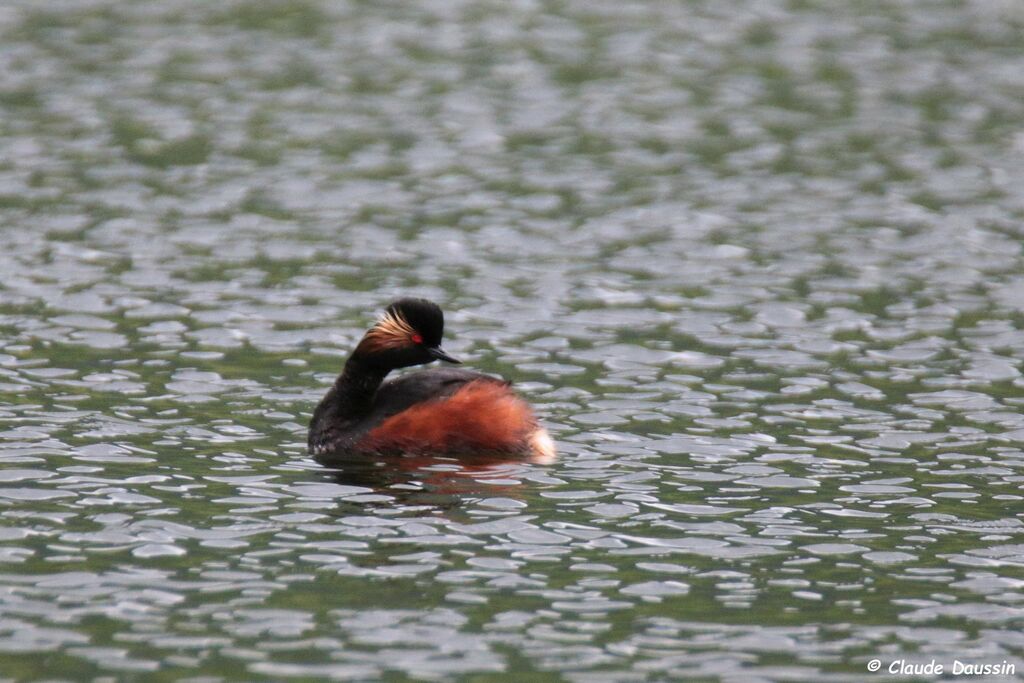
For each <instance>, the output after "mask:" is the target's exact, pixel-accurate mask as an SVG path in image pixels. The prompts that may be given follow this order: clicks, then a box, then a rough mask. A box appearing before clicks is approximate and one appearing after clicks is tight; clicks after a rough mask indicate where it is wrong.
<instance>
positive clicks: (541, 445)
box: [528, 427, 556, 465]
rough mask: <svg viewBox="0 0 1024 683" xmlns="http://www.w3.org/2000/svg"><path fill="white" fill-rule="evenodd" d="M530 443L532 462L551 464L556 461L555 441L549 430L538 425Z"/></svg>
mask: <svg viewBox="0 0 1024 683" xmlns="http://www.w3.org/2000/svg"><path fill="white" fill-rule="evenodd" d="M528 441H529V444H530V456H531V457H530V462H532V463H534V464H537V465H550V464H551V463H553V462H554V461H555V456H556V453H555V442H554V441H552V439H551V435H550V434H548V430H546V429H544V428H543V427H538V428H537V429H536V431H534V432H533V434H530V438H529V439H528Z"/></svg>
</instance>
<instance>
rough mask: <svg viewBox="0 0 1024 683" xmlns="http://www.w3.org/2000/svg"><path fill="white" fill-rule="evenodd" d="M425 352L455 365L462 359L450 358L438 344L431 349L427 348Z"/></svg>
mask: <svg viewBox="0 0 1024 683" xmlns="http://www.w3.org/2000/svg"><path fill="white" fill-rule="evenodd" d="M427 353H429V354H430V355H431V356H433V357H434V358H436V359H437V360H443V361H447V362H449V363H455V364H456V365H462V361H461V360H459V359H458V358H452V357H451V356H449V355H448V354H447V353H445V352H444V349H442V348H441V347H440V346H435V347H433V348H431V349H427Z"/></svg>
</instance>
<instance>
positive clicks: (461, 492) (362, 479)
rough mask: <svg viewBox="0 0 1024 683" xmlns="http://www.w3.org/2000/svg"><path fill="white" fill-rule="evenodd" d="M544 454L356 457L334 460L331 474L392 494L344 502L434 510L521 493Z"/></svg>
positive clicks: (347, 482)
mask: <svg viewBox="0 0 1024 683" xmlns="http://www.w3.org/2000/svg"><path fill="white" fill-rule="evenodd" d="M547 464H550V459H546V458H540V457H528V458H524V457H522V456H514V455H513V456H509V455H502V454H481V455H475V456H465V455H463V456H459V457H457V458H455V457H445V456H435V455H414V456H410V455H393V456H376V457H366V456H365V455H353V456H352V457H351V458H344V459H339V460H337V461H335V463H334V467H333V469H334V471H333V472H332V473H331V477H332V478H333V479H334V481H336V482H337V483H339V484H342V485H345V486H359V487H362V488H367V489H371V490H372V491H373V492H374V493H376V494H380V495H381V496H387V498H386V499H382V500H379V501H372V502H371V501H361V502H359V503H356V502H351V501H342V502H343V503H346V506H347V505H356V506H358V507H360V508H364V507H366V506H367V505H370V506H373V507H395V506H426V507H427V508H430V509H438V508H441V509H451V508H456V507H460V506H461V505H462V503H463V502H464V501H465V500H467V499H472V498H479V497H481V496H485V497H494V496H503V497H508V498H516V497H517V493H516V492H517V489H518V488H519V487H520V486H521V481H520V477H521V476H522V475H523V474H524V473H525V472H526V471H528V470H529V469H530V468H531V465H547Z"/></svg>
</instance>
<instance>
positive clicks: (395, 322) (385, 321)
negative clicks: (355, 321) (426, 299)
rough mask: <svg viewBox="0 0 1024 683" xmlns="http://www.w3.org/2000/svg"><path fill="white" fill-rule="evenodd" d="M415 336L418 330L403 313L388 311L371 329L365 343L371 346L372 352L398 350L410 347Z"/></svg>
mask: <svg viewBox="0 0 1024 683" xmlns="http://www.w3.org/2000/svg"><path fill="white" fill-rule="evenodd" d="M414 334H416V330H415V329H413V326H412V325H410V324H409V322H408V321H407V320H406V319H405V318H403V317H402V314H401V313H399V312H398V311H388V312H387V313H385V314H384V315H383V316H381V319H380V320H378V321H377V324H376V325H374V326H373V327H371V328H370V330H369V332H367V333H366V336H365V337H363V342H364V343H366V344H368V345H369V347H370V350H371V351H380V350H383V349H397V348H401V347H403V346H408V345H409V344H410V341H411V339H412V336H413V335H414Z"/></svg>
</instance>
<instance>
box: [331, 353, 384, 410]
mask: <svg viewBox="0 0 1024 683" xmlns="http://www.w3.org/2000/svg"><path fill="white" fill-rule="evenodd" d="M388 372H390V370H389V369H388V368H381V367H379V366H376V365H370V364H367V363H365V362H363V361H362V360H360V359H359V357H358V356H352V357H351V358H349V359H348V362H347V363H345V369H344V370H342V371H341V374H340V375H338V379H336V380H334V389H333V391H332V392H331V393H333V394H334V397H333V398H334V400H333V403H334V407H335V410H334V411H333V412H334V416H335V417H336V418H339V419H346V418H350V417H359V416H362V415H365V414H366V413H368V412H369V411H370V406H371V405H372V404H373V395H374V394H375V393H377V388H378V387H380V384H381V382H383V381H384V377H385V376H386V375H387V374H388Z"/></svg>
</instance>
